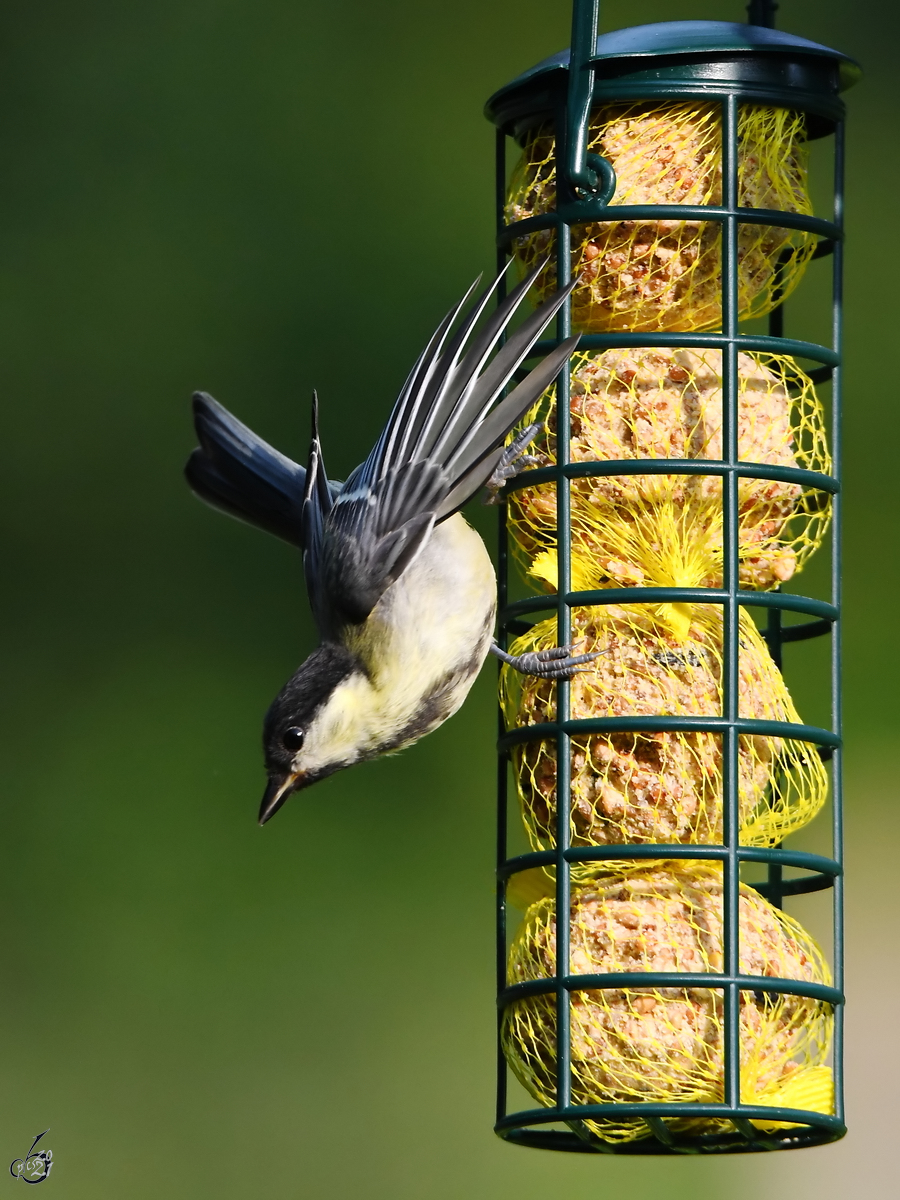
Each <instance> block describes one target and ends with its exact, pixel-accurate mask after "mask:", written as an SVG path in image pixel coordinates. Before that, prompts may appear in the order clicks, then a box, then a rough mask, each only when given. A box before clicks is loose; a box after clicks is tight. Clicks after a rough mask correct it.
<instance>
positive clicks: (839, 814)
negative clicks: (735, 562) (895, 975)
mask: <svg viewBox="0 0 900 1200" xmlns="http://www.w3.org/2000/svg"><path fill="white" fill-rule="evenodd" d="M834 222H835V224H836V225H838V226H840V227H841V228H842V227H843V223H844V123H843V121H841V122H839V123H838V126H837V128H836V129H835V135H834ZM843 267H844V253H843V244H842V243H841V242H838V244H837V245H836V246H835V252H834V260H833V263H832V339H833V340H832V348H833V350H834V352H835V354H836V355H837V356H838V366H837V367H836V368H835V371H834V375H833V378H832V384H831V403H832V441H833V451H834V473H835V476H836V477H837V479H838V480H839V479H840V478H841V470H842V466H843V453H842V448H841V416H842V409H841V404H842V399H843V369H842V367H841V365H840V361H841V352H842V338H843ZM834 505H835V508H834V523H833V526H832V535H831V602H832V604H833V605H834V607H835V608H837V609H840V606H841V556H842V543H841V518H842V507H843V506H842V504H841V501H840V498H839V497H836V498H835V501H834ZM831 696H832V701H831V704H832V708H831V724H832V728H833V729H834V730H835V732H836V733H837V734H838V735H839V736H840V734H841V730H842V721H843V717H842V701H841V626H840V622H838V624H837V625H835V627H834V632H833V635H832V638H831ZM831 795H832V813H833V828H832V839H833V840H832V854H833V856H834V858H835V859H837V861H838V862H842V861H843V852H844V851H843V846H844V828H843V777H842V755H841V753H840V751H839V750H836V751H835V754H834V757H833V759H832V764H831ZM834 978H835V984H836V985H837V986H838V987H839V988H841V990H843V986H844V982H843V980H844V886H843V880H842V879H841V878H838V879H836V880H835V887H834ZM834 1025H835V1028H834V1056H833V1057H834V1095H835V1114H836V1116H837V1117H838V1119H840V1120H843V1116H844V1010H843V1006H841V1007H839V1008H838V1010H837V1011H836V1013H835V1016H834Z"/></svg>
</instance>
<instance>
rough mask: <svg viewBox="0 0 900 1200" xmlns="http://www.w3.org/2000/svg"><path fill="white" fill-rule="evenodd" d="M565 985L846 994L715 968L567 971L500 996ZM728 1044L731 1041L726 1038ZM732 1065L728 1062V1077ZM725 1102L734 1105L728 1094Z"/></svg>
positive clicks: (826, 997) (835, 997)
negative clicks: (574, 972) (716, 970)
mask: <svg viewBox="0 0 900 1200" xmlns="http://www.w3.org/2000/svg"><path fill="white" fill-rule="evenodd" d="M559 987H563V988H565V989H566V991H569V992H585V991H610V990H616V991H621V990H622V989H623V988H624V989H630V990H634V989H635V988H675V987H677V988H703V989H709V990H710V991H724V992H725V994H726V996H727V995H728V994H729V993H730V992H734V994H735V995H738V994H739V993H740V992H766V993H769V992H771V993H772V994H773V995H777V996H803V997H805V998H806V999H808V1000H821V1001H822V1003H823V1004H841V1003H842V1002H843V996H842V995H841V993H840V992H839V991H838V990H837V988H833V987H829V986H828V985H827V984H824V983H811V982H803V981H800V980H798V979H774V978H772V977H770V976H769V975H737V974H735V975H732V974H729V973H728V972H726V971H723V972H722V973H721V974H719V973H717V972H712V971H609V972H605V971H604V972H596V973H593V974H588V975H566V976H563V978H562V979H559V978H557V977H555V976H554V977H552V978H550V979H526V980H525V981H524V982H522V983H513V984H511V985H510V986H509V987H508V988H506V989H505V990H504V991H503V992H501V993H500V995H499V996H498V997H497V1003H498V1004H499V1005H500V1007H501V1008H505V1007H507V1006H508V1005H510V1004H514V1003H515V1002H516V1001H517V1000H525V999H527V998H528V997H530V996H546V995H548V993H550V992H553V991H556V989H557V988H559ZM726 1046H727V1042H726ZM727 1074H728V1068H727V1065H726V1080H727ZM725 1103H726V1104H728V1105H730V1106H731V1107H737V1105H736V1104H735V1105H731V1101H729V1100H728V1099H727V1097H726V1100H725Z"/></svg>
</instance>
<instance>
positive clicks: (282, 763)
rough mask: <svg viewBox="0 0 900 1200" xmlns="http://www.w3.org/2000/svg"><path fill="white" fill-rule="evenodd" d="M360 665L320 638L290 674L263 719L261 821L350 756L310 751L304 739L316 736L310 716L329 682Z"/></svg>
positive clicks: (318, 709) (329, 689)
mask: <svg viewBox="0 0 900 1200" xmlns="http://www.w3.org/2000/svg"><path fill="white" fill-rule="evenodd" d="M354 670H355V671H359V670H360V666H359V663H358V662H357V660H356V659H355V657H354V656H353V655H352V654H351V653H350V651H349V650H346V649H344V647H343V646H338V645H334V644H333V643H326V644H324V645H322V646H319V647H318V649H316V650H314V651H313V652H312V654H311V655H310V656H309V658H308V659H307V660H306V662H304V663H303V664H302V666H300V667H298V668H297V670H296V671H295V672H294V674H293V675H292V676H291V677H290V679H289V680H288V681H287V683H286V684H285V685H284V687H283V688H282V689H281V691H280V692H279V693H278V695H277V696H276V697H275V699H274V700H273V701H272V705H271V707H270V708H269V711H268V712H267V713H266V717H265V722H264V724H263V753H264V755H265V761H266V771H267V772H268V775H269V783H268V786H267V787H266V790H265V793H264V795H263V799H262V804H261V805H260V809H259V823H260V825H265V823H266V821H268V820H269V818H270V817H273V816H274V815H275V813H276V812H278V810H279V808H281V806H282V804H284V802H285V800H287V798H288V796H290V794H291V793H292V792H297V791H300V789H301V788H306V787H309V786H310V785H311V784H313V783H317V782H318V781H319V780H320V779H325V778H326V777H327V776H328V775H333V774H334V772H335V771H340V770H341V768H342V767H347V766H350V765H351V761H353V760H352V759H351V760H349V761H348V760H347V758H346V757H344V756H341V755H340V753H338V754H337V755H336V757H334V758H331V757H330V756H329V755H328V754H327V748H326V747H322V746H320V745H319V746H316V748H315V749H316V751H317V752H316V753H314V755H313V756H312V757H311V756H310V753H309V750H310V743H311V742H313V743H316V742H321V738H320V737H319V736H318V733H319V731H318V730H317V726H316V719H317V717H318V716H320V715H321V713H322V712H323V711H324V709H325V706H326V705H327V703H328V700H329V698H330V697H331V695H332V693H333V692H334V690H335V688H336V687H337V686H338V685H339V684H340V683H341V682H342V681H343V680H345V679H347V678H348V676H350V675H351V674H352V673H353V671H354Z"/></svg>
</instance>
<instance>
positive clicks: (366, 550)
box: [185, 264, 596, 825]
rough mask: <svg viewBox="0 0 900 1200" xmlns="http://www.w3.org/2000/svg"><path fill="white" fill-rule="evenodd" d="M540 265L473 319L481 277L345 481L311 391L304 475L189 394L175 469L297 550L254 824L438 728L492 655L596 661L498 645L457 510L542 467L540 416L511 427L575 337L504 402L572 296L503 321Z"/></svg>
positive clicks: (475, 556)
mask: <svg viewBox="0 0 900 1200" xmlns="http://www.w3.org/2000/svg"><path fill="white" fill-rule="evenodd" d="M542 266H543V264H541V267H542ZM541 267H538V268H537V269H536V270H534V271H532V272H531V273H530V274H529V275H528V276H526V277H525V278H524V279H523V280H521V281H520V282H519V283H518V284H517V285H516V286H515V287H513V288H512V289H511V290H510V292H509V295H508V296H506V297H505V298H504V299H502V300H501V301H500V303H499V304H498V305H497V307H496V308H495V309H494V310H493V312H492V313H491V314H490V316H488V317H487V318H486V319H485V320H483V322H482V323H481V324H480V325H479V322H481V321H482V318H483V317H484V314H485V311H486V309H487V307H488V305H489V302H490V301H491V298H492V297H493V296H494V294H495V292H496V291H497V289H498V287H499V283H500V280H501V279H502V278H503V274H502V273H501V275H499V276H498V277H497V279H496V280H494V281H493V282H492V283H491V284H489V285H488V286H487V287H486V288H484V290H483V291H482V292H481V293H480V294H478V295H477V296H476V291H477V289H478V286H479V284H480V282H481V280H480V277H479V278H478V279H476V280H475V282H474V283H473V284H472V285H471V287H470V288H469V289H468V290H467V291H466V293H465V295H464V296H463V297H462V299H461V300H460V302H459V303H458V304H457V305H455V306H454V307H453V308H452V309H451V310H450V312H449V313H447V315H446V316H445V317H444V319H443V320H442V321H441V322H440V324H439V325H438V326H437V329H436V330H435V332H434V334H433V336H432V337H431V339H430V340H429V342H428V344H427V345H426V347H425V349H424V351H423V352H422V354H421V355H420V356H419V358H418V360H417V361H416V363H415V365H414V366H413V368H412V371H411V372H410V374H409V377H408V378H407V380H406V382H405V384H404V386H403V388H402V389H401V391H400V394H399V396H398V398H397V400H396V403H395V404H394V406H393V409H392V411H391V413H390V416H389V417H388V420H387V423H386V425H385V426H384V429H383V431H382V433H381V435H380V437H379V438H378V440H377V442H376V443H375V446H374V448H373V449H372V451H371V453H370V454H369V456H368V457H367V458H366V460H365V462H363V463H362V464H361V465H360V466H358V467H357V468H356V469H355V470H354V471H352V472H351V473H350V475H349V476H348V477H347V479H346V481H345V482H343V483H338V482H334V481H330V480H329V479H328V478H327V476H326V473H325V466H324V462H323V456H322V446H321V440H320V437H319V415H318V396H317V394H316V393H313V403H312V436H311V444H310V449H309V454H308V459H307V465H306V467H305V468H304V467H302V466H301V465H299V464H298V463H295V462H293V461H292V460H291V459H289V458H287V457H286V456H285V455H283V454H281V453H280V452H279V451H278V450H276V449H274V448H273V447H272V446H270V445H269V444H268V443H267V442H265V441H263V439H262V438H260V437H259V436H257V435H256V434H255V433H253V432H252V430H250V429H249V428H248V427H247V426H246V425H244V424H243V423H242V422H241V421H239V420H238V419H237V418H236V417H234V416H233V415H232V414H231V413H230V412H229V411H228V410H227V409H226V408H224V407H223V406H222V405H221V404H219V403H218V401H216V400H215V399H213V397H212V396H210V395H209V394H208V393H206V392H197V393H195V394H194V397H193V411H194V426H195V429H196V432H197V437H198V440H199V443H200V445H199V446H198V447H197V448H196V449H195V450H194V451H193V453H192V454H191V456H190V458H189V460H188V463H187V466H186V468H185V473H186V476H187V481H188V483H189V485H190V487H191V489H192V490H193V491H194V493H195V494H196V495H197V496H198V497H200V498H201V499H202V500H204V501H205V502H206V503H208V504H210V505H212V506H213V507H214V508H217V509H219V510H221V511H223V512H225V513H227V514H229V515H230V516H233V517H237V518H238V519H240V520H242V521H245V522H248V523H249V524H251V525H254V526H256V527H258V528H261V529H263V530H265V531H266V532H268V533H271V534H274V535H276V536H277V537H279V538H281V539H282V540H284V541H286V542H288V543H290V544H291V545H292V546H294V547H297V548H299V549H300V550H301V552H302V560H303V571H304V577H305V581H306V589H307V592H308V596H309V602H310V607H311V609H312V614H313V617H314V620H315V624H316V627H317V630H318V635H319V645H318V647H317V648H316V649H315V650H313V652H312V653H311V654H310V655H309V656H308V657H307V658H306V660H305V661H304V662H303V663H302V664H301V666H300V667H299V668H298V669H297V670H296V671H295V672H294V673H293V675H292V676H291V677H290V679H289V680H288V681H287V683H286V684H285V685H284V687H283V688H282V689H281V691H280V692H279V693H278V695H277V696H276V697H275V699H274V701H273V702H272V704H271V706H270V708H269V710H268V712H267V713H266V716H265V719H264V722H263V752H264V759H265V768H266V774H267V779H268V782H267V786H266V788H265V793H264V795H263V799H262V803H261V805H260V809H259V818H258V819H259V823H260V825H264V824H265V823H266V822H267V821H268V820H269V819H270V818H271V817H272V816H273V815H274V814H275V813H276V812H277V811H278V810H279V809H280V808H281V806H282V805H283V804H284V802H285V800H286V799H287V798H288V797H289V796H290V795H291V794H292V793H294V792H297V791H300V790H301V789H304V788H307V787H309V786H311V785H312V784H314V783H316V782H318V781H320V780H322V779H325V778H326V777H328V776H330V775H332V774H334V773H335V772H336V771H339V770H343V769H345V768H348V767H351V766H354V765H356V764H357V763H361V762H365V761H368V760H371V759H374V758H377V757H379V756H381V755H383V754H390V753H395V752H397V751H399V750H402V749H404V748H405V747H407V746H409V745H411V744H412V743H413V742H415V741H418V739H419V738H421V737H423V736H424V735H425V734H427V733H430V732H431V731H432V730H434V729H436V728H437V727H438V726H439V725H441V724H442V723H443V722H444V721H445V720H447V718H448V717H450V716H452V715H453V713H455V712H456V711H457V709H458V708H459V707H460V705H461V704H462V702H463V700H464V699H465V697H466V695H467V693H468V692H469V689H470V688H471V686H472V684H473V682H474V680H475V677H476V676H477V674H478V672H479V670H480V669H481V666H482V664H483V663H484V661H485V659H486V657H487V655H488V654H489V653H491V652H493V653H494V654H495V655H496V656H497V657H499V658H500V659H501V660H502V661H504V662H506V663H508V664H509V665H510V666H511V667H513V668H515V669H518V670H521V671H525V672H528V673H532V674H538V675H541V676H544V677H547V678H551V679H563V678H569V677H571V676H572V675H573V674H574V673H575V672H576V671H580V670H582V669H589V668H586V667H585V664H587V663H589V662H590V661H591V660H592V659H593V658H594V657H596V655H591V654H588V655H578V654H573V653H572V651H573V650H574V649H575V647H574V646H556V647H551V648H550V649H549V650H545V651H541V652H538V653H532V654H529V655H524V656H521V657H516V656H513V655H509V654H507V653H506V652H505V651H504V650H502V649H501V648H500V647H499V645H498V644H497V642H496V640H495V638H494V633H493V631H494V622H495V618H496V605H497V592H496V578H495V574H494V568H493V565H492V563H491V560H490V557H489V555H488V553H487V550H486V548H485V546H484V543H483V542H482V540H481V538H480V537H479V535H478V534H477V533H476V532H475V530H474V529H473V528H472V527H471V526H470V525H469V524H468V523H467V522H466V521H465V519H464V518H463V516H462V514H461V512H460V510H461V508H462V507H463V506H464V505H465V504H466V503H467V502H468V501H469V500H471V499H472V498H473V497H474V496H475V495H476V494H477V493H478V492H479V491H480V490H481V489H482V488H483V487H485V486H487V487H488V488H489V490H490V491H491V493H493V494H494V495H496V493H497V492H498V490H499V489H500V488H501V487H502V486H503V484H504V482H505V481H506V480H507V479H509V478H511V477H512V476H513V475H515V474H516V473H517V472H518V470H520V469H521V467H522V465H523V462H524V463H532V462H533V461H534V460H529V459H528V458H527V456H526V455H525V450H526V448H527V443H528V442H529V441H530V439H531V437H533V436H534V433H535V432H536V430H537V428H538V427H537V426H536V425H531V426H526V428H525V429H524V430H522V431H521V432H520V433H519V434H518V435H517V436H516V437H515V438H514V439H513V440H512V442H511V443H510V444H509V445H506V440H507V437H508V435H509V433H510V431H511V430H512V429H513V428H514V427H515V426H516V424H517V423H519V422H520V421H521V420H522V418H523V417H524V415H525V414H526V413H527V412H528V410H529V409H530V408H531V407H532V406H533V404H534V402H535V400H536V399H537V398H538V397H539V396H540V395H541V394H542V393H543V392H544V391H545V389H546V388H547V387H548V386H549V385H550V384H551V383H552V382H553V380H554V379H555V377H556V376H557V375H558V373H559V372H560V370H561V369H562V367H563V365H564V363H565V362H566V361H567V359H568V358H569V356H570V355H571V354H572V352H573V350H574V349H575V346H576V345H577V343H578V337H577V336H575V337H569V338H567V339H566V340H564V341H563V342H562V343H561V344H560V345H558V346H557V347H556V348H555V349H553V350H551V351H550V353H548V354H547V355H546V356H545V357H544V358H543V359H542V361H541V362H540V363H539V364H538V365H537V366H536V367H534V368H533V369H532V370H531V371H529V372H528V374H527V375H525V377H524V378H522V379H521V380H520V381H519V382H518V383H517V384H516V386H515V387H514V388H513V389H512V391H511V392H510V393H509V394H508V395H506V396H504V395H503V393H504V391H505V390H506V388H507V386H508V385H509V384H510V382H511V381H512V380H513V377H514V376H515V375H516V373H517V372H519V374H520V375H521V371H520V367H521V365H522V363H523V361H524V360H525V359H526V357H528V355H529V354H530V353H531V351H532V350H533V348H534V346H535V343H536V342H537V340H538V338H539V337H540V336H541V334H542V333H543V332H544V330H545V329H546V328H547V326H548V325H549V323H550V321H552V320H553V318H554V317H555V316H556V314H557V312H558V311H559V309H560V308H561V306H562V305H563V303H564V302H565V300H566V298H567V296H568V295H569V293H570V291H571V290H572V285H571V284H570V285H568V286H566V287H563V288H561V289H560V290H559V291H557V292H556V294H555V295H554V296H552V297H550V298H549V299H548V300H546V301H545V302H544V303H543V304H541V305H539V306H538V307H537V308H536V309H535V310H534V311H533V312H532V313H531V314H530V315H529V316H528V317H526V318H525V319H524V320H523V321H522V322H521V324H520V325H519V326H518V327H517V328H515V330H513V331H510V322H511V321H512V319H513V317H514V316H515V314H516V312H517V311H518V309H519V307H520V305H521V304H522V301H523V300H524V298H525V296H526V294H527V293H528V291H529V289H530V287H531V285H532V284H533V283H534V281H535V279H536V277H537V275H538V274H539V272H540V269H541ZM473 297H475V298H474V299H473ZM504 339H505V340H504Z"/></svg>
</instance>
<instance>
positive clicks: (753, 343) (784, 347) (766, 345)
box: [528, 333, 838, 366]
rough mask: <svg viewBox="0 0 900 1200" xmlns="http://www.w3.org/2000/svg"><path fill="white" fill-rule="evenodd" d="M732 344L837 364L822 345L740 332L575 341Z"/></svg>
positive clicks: (590, 346) (595, 336) (543, 344)
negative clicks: (736, 335) (731, 334)
mask: <svg viewBox="0 0 900 1200" xmlns="http://www.w3.org/2000/svg"><path fill="white" fill-rule="evenodd" d="M555 345H556V342H553V341H547V340H544V341H540V342H537V343H536V344H535V345H534V346H533V347H532V349H531V351H530V353H529V355H528V357H529V358H536V357H538V356H542V355H545V354H548V353H549V352H550V351H551V350H552V349H553V347H554V346H555ZM731 345H735V346H737V349H738V350H745V351H754V350H755V351H757V352H761V353H770V354H790V355H792V356H793V357H794V358H811V359H812V360H813V361H814V362H821V363H827V364H828V366H836V365H837V363H838V356H837V355H836V354H835V353H834V351H833V350H831V349H828V348H826V347H825V346H817V345H816V344H815V343H814V342H798V341H796V340H795V339H793V338H773V337H767V336H765V335H763V334H756V335H750V334H742V335H740V336H738V337H734V338H731V337H728V335H727V334H724V333H585V334H583V335H582V338H581V341H580V342H579V343H578V349H579V350H610V349H618V348H619V347H629V346H670V347H673V348H674V349H676V350H677V349H680V348H682V347H683V348H684V349H686V350H689V349H695V350H725V349H727V348H728V347H729V346H731Z"/></svg>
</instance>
